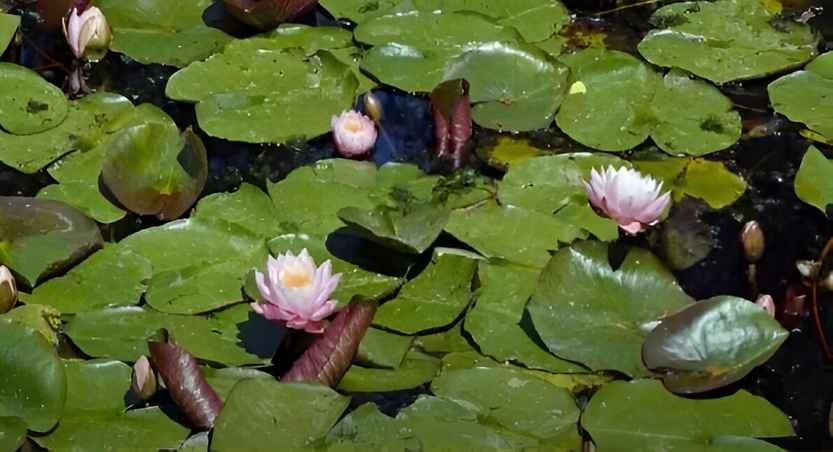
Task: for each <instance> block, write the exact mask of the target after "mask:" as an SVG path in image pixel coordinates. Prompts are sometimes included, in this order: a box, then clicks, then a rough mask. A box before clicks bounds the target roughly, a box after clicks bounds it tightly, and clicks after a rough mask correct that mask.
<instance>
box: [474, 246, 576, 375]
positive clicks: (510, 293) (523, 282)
mask: <svg viewBox="0 0 833 452" xmlns="http://www.w3.org/2000/svg"><path fill="white" fill-rule="evenodd" d="M477 275H478V280H479V281H480V288H479V289H478V290H477V293H476V300H477V301H476V302H475V305H474V308H473V309H472V310H471V311H470V312H469V313H468V314H467V315H466V319H465V323H464V325H463V328H464V329H465V330H466V332H468V333H469V334H470V335H471V337H472V339H474V341H475V342H476V343H477V345H478V346H479V347H480V351H481V352H482V353H483V354H484V355H487V356H490V357H492V358H494V359H496V360H498V361H503V362H508V361H512V362H518V363H521V364H523V365H524V366H526V367H529V368H532V369H541V370H546V371H549V372H582V371H585V370H586V369H584V368H583V367H581V366H579V365H578V364H574V363H571V362H569V361H564V360H562V359H560V358H557V357H555V356H553V355H552V354H551V353H549V352H548V351H547V350H545V349H542V348H541V347H540V346H539V345H538V344H536V343H535V342H534V341H533V340H532V339H531V338H530V337H529V335H528V334H527V333H526V331H524V330H523V328H521V326H520V325H519V323H520V322H521V318H522V317H523V313H524V307H525V306H526V303H527V301H528V300H529V298H530V297H531V296H532V293H533V292H534V291H535V286H536V284H537V283H538V277H539V275H540V272H539V271H537V270H533V269H529V268H526V267H521V266H515V265H508V264H507V265H498V264H492V263H489V262H480V266H479V268H478V273H477Z"/></svg>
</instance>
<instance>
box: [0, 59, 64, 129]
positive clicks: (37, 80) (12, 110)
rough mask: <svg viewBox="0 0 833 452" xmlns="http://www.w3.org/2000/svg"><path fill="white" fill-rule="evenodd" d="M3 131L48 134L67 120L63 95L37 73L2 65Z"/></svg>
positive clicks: (0, 113) (0, 121) (0, 109)
mask: <svg viewBox="0 0 833 452" xmlns="http://www.w3.org/2000/svg"><path fill="white" fill-rule="evenodd" d="M0 97H2V98H3V105H2V106H0V127H2V128H3V129H5V130H6V131H7V132H9V133H12V134H15V135H31V134H36V133H39V132H43V131H46V130H49V129H51V128H53V127H56V126H57V125H58V124H60V123H61V122H62V121H63V120H64V118H66V117H67V112H68V111H69V105H68V103H67V99H66V97H64V93H63V92H62V91H61V90H60V89H58V87H57V86H55V85H53V84H51V83H49V82H47V81H46V80H44V79H43V78H41V76H40V75H38V73H37V72H35V71H33V70H31V69H28V68H26V67H24V66H18V65H16V64H12V63H0Z"/></svg>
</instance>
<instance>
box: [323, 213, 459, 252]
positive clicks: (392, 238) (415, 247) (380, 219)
mask: <svg viewBox="0 0 833 452" xmlns="http://www.w3.org/2000/svg"><path fill="white" fill-rule="evenodd" d="M448 216H449V212H448V210H447V209H445V208H443V207H442V206H439V205H437V204H433V203H419V204H417V203H407V204H403V205H401V206H398V208H389V207H387V206H383V207H377V208H375V209H371V210H362V209H359V208H356V207H345V208H344V209H341V210H339V212H338V217H339V218H341V221H343V222H345V223H346V224H347V225H348V226H351V227H353V228H356V229H358V230H359V231H360V232H361V233H362V235H364V236H367V237H369V238H370V239H371V240H373V241H377V242H381V243H383V244H387V245H390V246H391V247H393V248H396V249H400V250H403V251H405V252H408V253H413V254H421V253H422V252H423V251H425V250H426V249H428V247H430V246H431V244H433V243H434V241H435V240H436V239H437V237H439V235H440V233H442V232H443V228H444V227H445V225H446V223H447V222H448Z"/></svg>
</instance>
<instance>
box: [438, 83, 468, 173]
mask: <svg viewBox="0 0 833 452" xmlns="http://www.w3.org/2000/svg"><path fill="white" fill-rule="evenodd" d="M431 105H432V107H433V109H434V138H435V139H436V147H435V153H436V156H437V158H439V159H440V160H444V161H447V162H449V163H450V164H451V166H452V169H455V170H456V169H459V168H460V167H462V166H463V164H465V163H466V160H468V157H469V150H470V149H469V146H468V142H469V139H470V138H471V133H472V125H471V102H470V101H469V82H467V81H465V80H463V79H456V80H447V81H445V82H442V83H440V84H439V85H438V86H437V87H436V88H434V91H433V92H432V93H431Z"/></svg>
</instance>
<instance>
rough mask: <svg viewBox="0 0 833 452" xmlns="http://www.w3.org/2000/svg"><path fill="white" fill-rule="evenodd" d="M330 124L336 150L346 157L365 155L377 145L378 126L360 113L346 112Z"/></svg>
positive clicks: (335, 117)
mask: <svg viewBox="0 0 833 452" xmlns="http://www.w3.org/2000/svg"><path fill="white" fill-rule="evenodd" d="M330 123H331V125H332V127H333V140H334V141H335V143H336V149H338V152H339V154H341V155H343V156H345V157H358V156H362V155H365V154H367V153H368V151H370V150H371V149H373V146H374V145H375V144H376V137H377V133H376V125H375V124H374V123H373V121H372V120H370V118H368V117H367V116H365V115H363V114H361V113H359V112H356V111H352V110H351V111H345V112H344V113H342V114H341V115H340V116H333V119H332V121H331V122H330Z"/></svg>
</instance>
